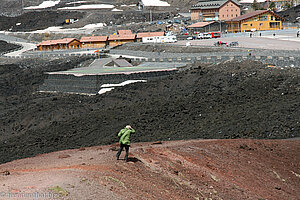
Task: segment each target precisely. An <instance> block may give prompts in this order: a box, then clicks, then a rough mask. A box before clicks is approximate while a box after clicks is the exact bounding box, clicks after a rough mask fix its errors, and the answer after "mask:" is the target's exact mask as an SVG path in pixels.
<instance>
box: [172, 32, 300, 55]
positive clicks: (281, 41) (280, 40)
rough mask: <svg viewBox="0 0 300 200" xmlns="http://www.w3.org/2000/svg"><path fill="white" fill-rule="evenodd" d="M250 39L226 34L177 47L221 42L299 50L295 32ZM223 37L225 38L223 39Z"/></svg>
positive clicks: (262, 47) (253, 46) (269, 33)
mask: <svg viewBox="0 0 300 200" xmlns="http://www.w3.org/2000/svg"><path fill="white" fill-rule="evenodd" d="M261 33H262V34H261V36H259V33H257V34H256V35H255V34H254V36H252V37H250V34H249V33H244V34H228V35H223V36H222V37H221V38H213V39H203V40H188V41H187V40H182V41H178V42H177V44H178V45H186V43H187V42H190V44H191V46H213V45H214V43H215V42H217V41H222V42H226V43H228V44H229V43H230V42H238V43H239V47H243V48H251V49H272V50H300V37H297V30H289V31H276V32H274V33H275V35H274V33H272V32H261ZM224 36H225V37H224Z"/></svg>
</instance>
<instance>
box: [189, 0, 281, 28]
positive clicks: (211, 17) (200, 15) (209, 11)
mask: <svg viewBox="0 0 300 200" xmlns="http://www.w3.org/2000/svg"><path fill="white" fill-rule="evenodd" d="M191 19H192V20H194V21H199V22H213V21H216V22H219V23H222V22H223V23H226V24H227V25H228V28H227V29H228V31H229V32H247V31H256V30H258V31H263V30H278V29H282V28H283V27H282V22H283V21H284V19H283V18H282V17H280V16H279V15H277V14H275V13H274V12H272V11H271V10H257V11H253V12H249V13H247V14H244V15H241V4H240V2H239V1H237V0H221V1H207V0H202V1H199V2H198V3H197V4H196V5H194V6H192V8H191Z"/></svg>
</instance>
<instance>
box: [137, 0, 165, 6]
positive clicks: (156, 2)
mask: <svg viewBox="0 0 300 200" xmlns="http://www.w3.org/2000/svg"><path fill="white" fill-rule="evenodd" d="M142 3H143V4H144V6H170V4H169V3H168V2H166V1H160V0H142Z"/></svg>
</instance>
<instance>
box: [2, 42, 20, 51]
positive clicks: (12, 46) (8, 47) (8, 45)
mask: <svg viewBox="0 0 300 200" xmlns="http://www.w3.org/2000/svg"><path fill="white" fill-rule="evenodd" d="M18 48H20V45H16V44H12V43H7V42H5V41H2V40H0V55H1V54H2V53H5V52H8V51H12V50H14V49H18Z"/></svg>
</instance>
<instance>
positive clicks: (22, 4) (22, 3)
mask: <svg viewBox="0 0 300 200" xmlns="http://www.w3.org/2000/svg"><path fill="white" fill-rule="evenodd" d="M21 8H22V10H21V13H23V12H24V2H23V0H21Z"/></svg>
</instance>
